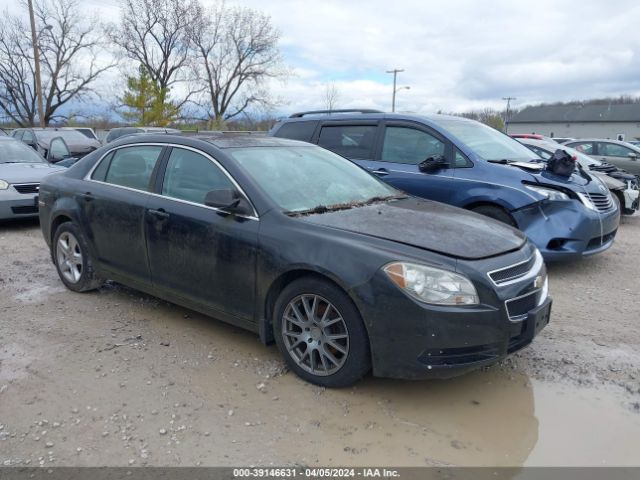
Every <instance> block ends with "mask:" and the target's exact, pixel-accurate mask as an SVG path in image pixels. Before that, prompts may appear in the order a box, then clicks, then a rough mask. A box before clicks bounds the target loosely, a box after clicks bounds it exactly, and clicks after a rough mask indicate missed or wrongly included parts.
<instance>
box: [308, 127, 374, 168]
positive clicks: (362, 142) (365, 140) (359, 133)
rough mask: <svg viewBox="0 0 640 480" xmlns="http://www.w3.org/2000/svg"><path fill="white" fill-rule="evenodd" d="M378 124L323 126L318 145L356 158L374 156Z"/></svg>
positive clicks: (364, 158)
mask: <svg viewBox="0 0 640 480" xmlns="http://www.w3.org/2000/svg"><path fill="white" fill-rule="evenodd" d="M377 129H378V126H377V125H328V126H324V127H322V130H321V131H320V138H319V139H318V145H320V146H321V147H324V148H326V149H327V150H331V151H332V152H334V153H337V154H338V155H342V156H343V157H346V158H352V159H356V160H366V159H370V158H372V157H373V147H374V145H375V140H376V131H377Z"/></svg>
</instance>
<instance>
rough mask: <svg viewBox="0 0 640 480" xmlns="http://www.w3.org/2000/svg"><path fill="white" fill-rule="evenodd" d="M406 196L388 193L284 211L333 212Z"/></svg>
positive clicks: (304, 212) (311, 213)
mask: <svg viewBox="0 0 640 480" xmlns="http://www.w3.org/2000/svg"><path fill="white" fill-rule="evenodd" d="M403 198H407V196H406V195H389V196H386V197H371V198H369V199H367V200H361V201H353V202H347V203H336V204H334V205H316V206H315V207H313V208H309V209H307V210H298V211H294V212H286V213H287V215H292V216H297V215H313V214H319V213H327V212H335V211H337V210H349V209H351V208H357V207H364V206H366V205H372V204H374V203H380V202H388V201H390V200H400V199H403Z"/></svg>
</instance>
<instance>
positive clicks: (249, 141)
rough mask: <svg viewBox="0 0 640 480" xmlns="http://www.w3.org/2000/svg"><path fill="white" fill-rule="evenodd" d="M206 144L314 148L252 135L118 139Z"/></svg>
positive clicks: (154, 135) (153, 135) (125, 142)
mask: <svg viewBox="0 0 640 480" xmlns="http://www.w3.org/2000/svg"><path fill="white" fill-rule="evenodd" d="M194 141H195V142H198V141H200V142H206V143H208V144H210V145H213V146H214V147H216V148H219V149H227V148H241V147H312V145H310V144H309V143H307V142H300V141H298V140H289V139H287V138H278V137H268V136H266V135H255V134H253V135H250V134H232V135H229V134H224V133H219V134H207V135H202V136H198V135H196V136H190V137H186V136H184V135H172V134H157V133H148V134H145V133H141V134H138V135H131V136H127V137H125V138H123V139H122V140H120V139H118V140H116V142H119V144H120V145H134V144H137V143H149V142H154V143H155V142H157V143H176V144H182V145H189V144H192V142H194Z"/></svg>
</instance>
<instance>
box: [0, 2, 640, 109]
mask: <svg viewBox="0 0 640 480" xmlns="http://www.w3.org/2000/svg"><path fill="white" fill-rule="evenodd" d="M205 3H211V2H206V1H205ZM227 3H228V4H238V5H245V6H250V7H254V8H257V9H260V10H262V11H263V12H265V13H268V14H269V15H271V18H272V20H273V23H274V24H275V25H276V26H277V27H278V28H279V29H280V32H281V49H282V53H283V56H284V60H285V62H286V63H287V65H288V66H289V68H290V69H291V70H292V71H293V73H294V75H293V76H292V77H290V78H289V80H288V81H287V82H286V83H282V82H275V83H274V84H273V85H272V91H273V92H274V94H275V95H276V96H278V97H280V98H281V99H282V100H283V101H284V104H283V106H282V107H281V108H280V112H281V113H288V112H291V111H296V110H304V109H315V108H322V107H323V106H324V105H323V101H322V91H323V89H324V86H325V85H326V84H327V83H328V82H334V83H335V85H336V86H337V89H338V91H339V94H340V97H339V100H338V107H341V108H348V107H372V108H381V109H385V110H389V109H390V104H391V90H392V87H391V82H392V76H391V75H389V74H386V73H385V70H390V69H393V68H402V69H404V70H405V71H404V72H403V73H401V74H399V76H398V85H399V86H404V85H408V86H410V87H411V89H410V90H402V91H400V92H399V93H398V98H397V110H400V111H415V112H433V111H437V110H440V109H442V110H444V111H464V110H469V109H473V108H483V107H486V106H490V107H495V108H503V106H504V102H503V101H502V100H501V99H502V97H505V96H513V97H517V100H516V101H515V102H514V103H515V105H516V106H518V105H524V104H530V103H536V102H541V101H556V100H572V99H586V98H593V97H600V96H617V95H620V94H631V95H640V2H638V1H637V0H636V1H608V2H605V1H590V2H589V1H540V0H538V1H535V2H533V1H527V2H516V1H493V2H489V1H457V0H447V1H426V0H384V1H379V0H350V1H347V0H341V1H340V0H335V1H334V0H320V1H302V0H297V1H294V0H268V1H264V0H262V1H260V0H234V1H228V2H227ZM84 5H85V8H87V10H91V9H96V10H99V11H100V17H101V18H102V19H104V20H107V19H110V18H111V19H116V18H117V15H118V2H117V0H100V1H97V0H85V2H84ZM0 6H2V9H3V10H4V9H5V8H8V9H9V10H10V11H13V10H15V9H22V8H23V7H21V4H20V2H19V0H0ZM112 78H113V76H111V77H110V79H109V81H110V82H111V81H112Z"/></svg>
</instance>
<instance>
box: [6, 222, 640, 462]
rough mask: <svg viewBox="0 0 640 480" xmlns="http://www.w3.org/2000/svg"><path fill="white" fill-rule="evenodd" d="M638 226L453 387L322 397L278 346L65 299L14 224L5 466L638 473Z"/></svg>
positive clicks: (140, 311)
mask: <svg viewBox="0 0 640 480" xmlns="http://www.w3.org/2000/svg"><path fill="white" fill-rule="evenodd" d="M639 250H640V217H632V218H628V219H626V221H625V224H624V225H622V226H621V229H620V232H619V235H618V239H617V242H616V245H615V246H614V248H613V249H611V250H610V251H608V252H606V253H604V254H602V255H600V256H597V257H594V258H589V259H586V260H584V261H581V262H578V263H575V264H566V265H565V264H561V265H552V266H550V268H549V271H550V283H551V284H550V288H551V294H552V296H553V298H554V314H553V319H552V323H551V324H550V325H549V326H548V327H547V328H546V329H545V330H544V331H543V332H542V334H541V335H540V336H539V337H538V338H537V339H536V340H535V341H534V343H533V344H532V345H531V346H530V347H529V348H527V349H526V350H524V351H522V352H521V353H519V354H517V355H515V356H513V357H511V358H509V359H507V360H505V361H504V362H502V363H501V364H499V365H496V366H494V367H491V368H488V369H485V370H483V371H479V372H475V373H472V374H469V375H466V376H464V377H462V378H458V379H454V380H448V381H422V382H405V381H394V380H387V379H376V378H371V377H369V378H366V379H365V380H364V381H362V382H361V383H359V384H358V385H357V386H356V387H353V388H350V389H343V390H325V389H322V388H318V387H315V386H312V385H309V384H306V383H304V382H302V381H301V380H299V379H298V378H297V377H295V376H294V375H293V374H292V373H290V372H287V371H286V368H285V367H284V364H283V363H282V362H281V360H280V357H279V354H278V352H277V350H276V348H275V347H265V346H263V345H261V344H260V342H259V341H258V339H257V338H256V337H255V336H254V335H253V334H250V333H247V332H245V331H243V330H240V329H237V328H234V327H231V326H229V325H226V324H223V323H221V322H218V321H216V320H213V319H210V318H207V317H204V316H202V315H200V314H198V313H195V312H193V311H189V310H186V309H183V308H181V307H177V306H175V305H171V304H169V303H167V302H164V301H162V300H159V299H156V298H154V297H150V296H147V295H142V294H140V293H138V292H135V291H133V290H130V289H127V288H124V287H121V286H117V285H113V284H108V285H106V286H105V287H103V288H102V289H100V290H99V291H98V292H93V293H88V294H75V293H72V292H69V291H67V290H66V289H64V288H63V286H62V284H61V282H60V281H59V280H58V278H57V275H56V273H55V270H54V267H53V265H52V264H51V263H50V261H49V258H48V252H47V250H46V247H45V244H44V241H43V240H42V238H41V234H40V231H39V229H38V226H37V223H34V222H20V223H10V224H2V225H0V253H1V257H0V258H1V260H0V266H1V268H0V465H24V464H29V465H65V466H71V465H73V466H84V465H118V466H123V465H236V466H237V465H293V464H296V465H310V466H313V465H357V466H362V465H385V464H386V465H510V466H520V465H640V456H639V455H638V450H637V446H638V445H640V349H639V346H640V322H639V321H638V318H639V317H640V315H639V314H640V307H639V304H638V290H637V287H636V283H637V282H638V275H637V271H638V268H639V267H640V256H639V255H638V251H639Z"/></svg>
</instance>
